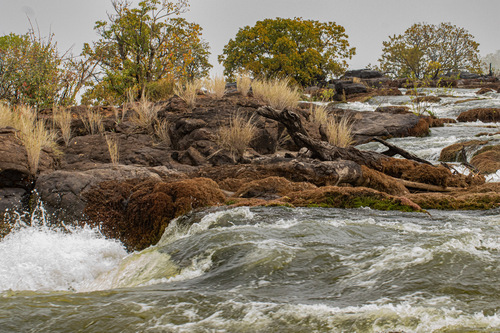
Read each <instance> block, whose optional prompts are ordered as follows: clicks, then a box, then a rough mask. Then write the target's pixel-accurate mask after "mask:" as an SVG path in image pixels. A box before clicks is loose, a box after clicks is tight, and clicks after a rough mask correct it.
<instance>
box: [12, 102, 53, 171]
mask: <svg viewBox="0 0 500 333" xmlns="http://www.w3.org/2000/svg"><path fill="white" fill-rule="evenodd" d="M15 113H16V114H17V115H18V118H17V119H18V120H17V124H16V125H17V129H19V139H20V140H21V142H22V143H23V145H24V147H25V148H26V154H27V157H28V166H29V169H30V172H31V174H32V175H36V173H37V171H38V164H39V162H40V154H41V152H42V149H43V148H55V147H56V143H55V142H56V134H55V133H54V132H52V131H50V130H48V129H47V127H46V123H45V121H44V120H42V119H40V120H39V119H37V115H36V111H35V110H34V109H32V108H30V107H27V106H20V107H18V108H16V110H15Z"/></svg>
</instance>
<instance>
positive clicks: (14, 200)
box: [0, 188, 27, 220]
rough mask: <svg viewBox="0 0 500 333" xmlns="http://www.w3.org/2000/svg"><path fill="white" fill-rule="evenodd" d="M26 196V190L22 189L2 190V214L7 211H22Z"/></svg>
mask: <svg viewBox="0 0 500 333" xmlns="http://www.w3.org/2000/svg"><path fill="white" fill-rule="evenodd" d="M26 194H27V192H26V190H24V189H22V188H0V214H1V213H2V212H4V211H6V210H11V211H18V210H20V209H22V206H23V203H22V200H23V198H24V197H25V196H26ZM0 220H1V218H0Z"/></svg>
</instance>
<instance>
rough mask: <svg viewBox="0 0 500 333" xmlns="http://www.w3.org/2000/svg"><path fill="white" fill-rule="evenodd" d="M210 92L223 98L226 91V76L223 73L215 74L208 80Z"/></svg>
mask: <svg viewBox="0 0 500 333" xmlns="http://www.w3.org/2000/svg"><path fill="white" fill-rule="evenodd" d="M206 85H207V90H208V93H209V94H211V95H213V96H215V98H218V99H221V98H222V97H224V94H225V93H226V78H225V77H224V76H222V75H215V76H213V77H212V78H210V79H208V80H207V82H206Z"/></svg>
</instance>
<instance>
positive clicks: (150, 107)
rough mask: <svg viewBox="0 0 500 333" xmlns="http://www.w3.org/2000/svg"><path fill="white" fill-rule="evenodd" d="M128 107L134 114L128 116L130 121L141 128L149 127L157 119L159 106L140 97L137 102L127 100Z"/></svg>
mask: <svg viewBox="0 0 500 333" xmlns="http://www.w3.org/2000/svg"><path fill="white" fill-rule="evenodd" d="M129 107H130V109H131V110H132V111H134V114H133V115H132V116H130V121H131V122H132V123H133V124H134V125H136V126H138V127H141V128H146V129H151V126H153V124H154V123H155V122H156V120H157V119H158V111H160V106H157V105H155V103H153V102H150V101H148V100H147V99H146V98H142V99H141V100H140V101H139V102H129Z"/></svg>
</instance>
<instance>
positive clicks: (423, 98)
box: [412, 96, 441, 103]
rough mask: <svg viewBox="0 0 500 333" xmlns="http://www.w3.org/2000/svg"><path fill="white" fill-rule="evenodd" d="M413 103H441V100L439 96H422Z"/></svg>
mask: <svg viewBox="0 0 500 333" xmlns="http://www.w3.org/2000/svg"><path fill="white" fill-rule="evenodd" d="M412 102H413V103H422V102H426V103H439V102H441V98H440V97H437V96H420V97H417V98H415V99H413V100H412Z"/></svg>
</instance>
